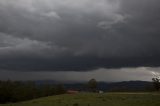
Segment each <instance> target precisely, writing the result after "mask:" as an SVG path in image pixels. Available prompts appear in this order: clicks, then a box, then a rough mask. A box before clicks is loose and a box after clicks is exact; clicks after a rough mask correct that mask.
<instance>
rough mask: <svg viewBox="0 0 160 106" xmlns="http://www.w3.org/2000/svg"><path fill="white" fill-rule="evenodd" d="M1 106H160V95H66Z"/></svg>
mask: <svg viewBox="0 0 160 106" xmlns="http://www.w3.org/2000/svg"><path fill="white" fill-rule="evenodd" d="M0 106H160V95H159V94H157V93H105V94H93V93H80V94H75V95H68V94H65V95H58V96H50V97H45V98H40V99H35V100H31V101H26V102H21V103H15V104H5V105H4V104H3V105H0Z"/></svg>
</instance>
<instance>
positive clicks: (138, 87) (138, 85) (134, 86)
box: [36, 80, 152, 92]
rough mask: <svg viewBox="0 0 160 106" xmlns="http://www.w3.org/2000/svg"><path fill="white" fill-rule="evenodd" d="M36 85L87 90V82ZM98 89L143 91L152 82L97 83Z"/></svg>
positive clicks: (150, 87)
mask: <svg viewBox="0 0 160 106" xmlns="http://www.w3.org/2000/svg"><path fill="white" fill-rule="evenodd" d="M36 84H38V85H43V84H63V85H64V87H65V88H66V89H73V90H82V91H83V90H87V89H86V88H87V82H83V83H70V82H65V83H62V82H57V81H53V80H41V81H36ZM98 89H99V90H103V91H121V92H123V91H145V90H150V89H152V82H147V81H123V82H112V83H111V82H98Z"/></svg>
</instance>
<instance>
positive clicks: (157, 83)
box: [152, 78, 160, 91]
mask: <svg viewBox="0 0 160 106" xmlns="http://www.w3.org/2000/svg"><path fill="white" fill-rule="evenodd" d="M152 81H153V86H154V88H155V90H156V91H159V90H160V79H159V78H152Z"/></svg>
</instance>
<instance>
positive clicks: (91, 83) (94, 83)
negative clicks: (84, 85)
mask: <svg viewBox="0 0 160 106" xmlns="http://www.w3.org/2000/svg"><path fill="white" fill-rule="evenodd" d="M88 88H89V90H90V91H92V92H96V89H97V81H96V80H95V79H91V80H89V82H88Z"/></svg>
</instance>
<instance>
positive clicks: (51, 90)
mask: <svg viewBox="0 0 160 106" xmlns="http://www.w3.org/2000/svg"><path fill="white" fill-rule="evenodd" d="M65 92H66V91H65V89H64V87H63V86H62V85H49V84H48V85H47V84H43V85H36V84H35V82H32V81H28V82H20V81H0V103H1V104H2V103H9V102H19V101H25V100H31V99H34V98H39V97H45V96H50V95H57V94H63V93H65Z"/></svg>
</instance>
